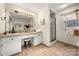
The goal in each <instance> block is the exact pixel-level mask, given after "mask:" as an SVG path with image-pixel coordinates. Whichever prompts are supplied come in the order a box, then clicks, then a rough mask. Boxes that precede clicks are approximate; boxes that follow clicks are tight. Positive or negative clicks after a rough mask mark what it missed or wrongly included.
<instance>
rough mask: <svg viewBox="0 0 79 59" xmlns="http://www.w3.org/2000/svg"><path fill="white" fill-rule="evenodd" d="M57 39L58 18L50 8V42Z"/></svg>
mask: <svg viewBox="0 0 79 59" xmlns="http://www.w3.org/2000/svg"><path fill="white" fill-rule="evenodd" d="M55 40H56V18H55V13H54V12H53V11H52V10H50V42H53V41H55Z"/></svg>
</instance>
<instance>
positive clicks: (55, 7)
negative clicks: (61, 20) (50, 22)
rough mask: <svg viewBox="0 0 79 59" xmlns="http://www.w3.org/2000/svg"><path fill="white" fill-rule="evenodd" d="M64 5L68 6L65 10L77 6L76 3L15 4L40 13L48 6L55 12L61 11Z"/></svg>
mask: <svg viewBox="0 0 79 59" xmlns="http://www.w3.org/2000/svg"><path fill="white" fill-rule="evenodd" d="M64 4H67V6H65V7H64V8H67V7H71V6H73V5H76V3H15V5H19V6H21V7H23V8H26V9H29V10H32V11H34V12H39V11H40V10H41V9H42V8H45V7H46V6H49V7H50V8H52V9H53V10H55V11H59V10H61V9H63V8H60V7H61V6H63V5H64Z"/></svg>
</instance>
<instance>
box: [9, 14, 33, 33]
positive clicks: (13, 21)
mask: <svg viewBox="0 0 79 59" xmlns="http://www.w3.org/2000/svg"><path fill="white" fill-rule="evenodd" d="M9 19H10V20H9V22H10V23H9V24H10V32H12V33H15V32H31V31H32V29H33V25H34V21H33V17H32V16H24V15H19V14H15V13H11V12H10V16H9Z"/></svg>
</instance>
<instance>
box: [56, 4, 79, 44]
mask: <svg viewBox="0 0 79 59" xmlns="http://www.w3.org/2000/svg"><path fill="white" fill-rule="evenodd" d="M78 7H79V5H77V6H72V7H69V8H66V9H64V10H61V12H57V13H56V39H57V40H59V41H62V42H65V43H69V44H72V45H76V43H77V40H78V38H77V37H75V36H73V35H72V31H73V29H72V28H67V30H68V31H69V32H68V31H67V32H68V33H67V32H66V31H65V27H64V19H63V17H62V16H61V14H64V13H68V12H71V11H73V10H75V9H78Z"/></svg>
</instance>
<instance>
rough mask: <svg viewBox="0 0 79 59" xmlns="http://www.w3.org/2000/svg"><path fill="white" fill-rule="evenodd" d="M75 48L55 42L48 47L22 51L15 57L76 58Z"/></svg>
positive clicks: (42, 46)
mask: <svg viewBox="0 0 79 59" xmlns="http://www.w3.org/2000/svg"><path fill="white" fill-rule="evenodd" d="M77 55H78V49H77V47H74V46H71V45H67V44H64V43H61V42H59V41H57V42H56V43H55V44H53V45H52V46H50V47H46V46H44V45H38V46H36V47H30V48H27V49H23V51H22V52H20V53H18V54H17V55H16V56H77Z"/></svg>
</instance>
